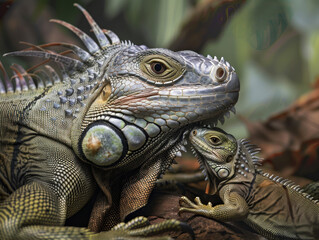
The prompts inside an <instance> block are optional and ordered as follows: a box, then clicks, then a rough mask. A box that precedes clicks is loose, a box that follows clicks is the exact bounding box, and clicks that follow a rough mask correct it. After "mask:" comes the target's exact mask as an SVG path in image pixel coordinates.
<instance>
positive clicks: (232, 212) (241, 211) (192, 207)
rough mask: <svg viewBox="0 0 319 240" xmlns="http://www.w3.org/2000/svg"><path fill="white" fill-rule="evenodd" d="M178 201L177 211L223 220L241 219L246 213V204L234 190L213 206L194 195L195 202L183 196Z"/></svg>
mask: <svg viewBox="0 0 319 240" xmlns="http://www.w3.org/2000/svg"><path fill="white" fill-rule="evenodd" d="M179 203H180V205H181V208H180V209H179V213H182V212H190V213H195V214H197V215H202V216H205V217H208V218H213V219H216V220H219V221H224V222H226V221H233V220H241V219H244V218H245V217H246V216H247V214H248V205H247V203H246V201H245V199H244V198H243V197H241V196H240V195H239V194H237V193H235V192H231V193H229V195H228V197H227V198H224V204H220V205H216V206H214V207H213V206H212V204H211V202H209V203H208V204H207V205H204V204H202V202H201V200H200V198H199V197H196V198H195V203H193V202H192V201H190V200H189V199H188V198H187V197H185V196H183V197H181V199H180V201H179Z"/></svg>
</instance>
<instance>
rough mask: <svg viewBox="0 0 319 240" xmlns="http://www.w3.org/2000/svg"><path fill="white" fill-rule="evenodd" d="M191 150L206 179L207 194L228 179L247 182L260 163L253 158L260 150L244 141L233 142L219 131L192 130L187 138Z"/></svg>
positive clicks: (213, 191)
mask: <svg viewBox="0 0 319 240" xmlns="http://www.w3.org/2000/svg"><path fill="white" fill-rule="evenodd" d="M189 139H190V143H191V147H192V151H193V153H194V155H195V156H196V157H197V158H198V160H199V162H200V165H201V168H202V171H203V173H204V174H205V176H206V180H209V182H210V184H211V186H210V188H211V192H210V193H215V192H216V190H217V185H218V184H219V183H221V182H225V181H227V180H229V179H231V178H235V177H236V179H237V181H249V179H251V178H254V175H255V174H256V172H258V169H256V165H257V166H258V165H260V164H261V160H262V159H261V158H259V157H258V156H256V154H258V153H259V151H260V149H259V148H258V147H257V146H255V145H253V144H250V143H249V141H247V140H245V139H241V140H238V141H237V140H236V139H235V138H234V137H233V136H232V135H230V134H228V133H226V132H225V131H223V130H221V129H219V128H211V129H209V128H200V127H195V128H193V130H192V131H191V132H190V135H189Z"/></svg>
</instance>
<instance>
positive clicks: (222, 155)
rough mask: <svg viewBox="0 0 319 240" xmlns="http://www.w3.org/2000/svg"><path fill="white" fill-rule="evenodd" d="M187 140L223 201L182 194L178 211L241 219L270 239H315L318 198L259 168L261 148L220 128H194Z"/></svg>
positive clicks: (317, 235) (318, 228)
mask: <svg viewBox="0 0 319 240" xmlns="http://www.w3.org/2000/svg"><path fill="white" fill-rule="evenodd" d="M189 139H190V143H191V146H192V148H193V152H194V154H195V155H196V156H197V157H198V159H199V162H200V164H201V167H202V168H203V170H204V173H205V175H206V176H207V179H208V180H209V182H210V184H211V185H212V193H214V192H216V191H217V192H218V193H219V196H220V197H221V199H222V201H223V202H224V204H221V205H216V206H212V203H210V202H209V203H208V204H207V205H204V204H202V203H201V200H200V199H199V198H198V197H197V198H195V203H193V202H191V201H190V200H189V199H188V198H186V197H182V198H181V200H180V205H181V208H180V212H192V213H195V214H199V215H203V216H206V217H209V218H213V219H216V220H220V221H237V220H243V221H245V222H246V223H247V224H248V225H249V226H251V227H252V228H253V229H255V230H256V231H257V232H258V233H260V234H262V235H263V236H265V237H266V238H269V239H278V240H282V239H303V240H305V239H319V205H318V203H317V202H318V201H314V200H312V197H311V196H310V195H307V194H305V193H303V192H302V190H301V189H300V188H299V187H297V186H295V185H293V183H292V182H290V181H289V180H283V179H282V178H280V177H275V176H273V175H270V174H268V173H264V172H262V171H261V170H258V169H257V168H256V165H260V159H259V158H258V156H256V154H257V153H258V152H259V150H260V149H258V148H257V147H256V146H254V145H252V144H249V142H248V141H246V140H238V141H236V139H235V138H234V137H233V136H232V135H230V134H227V133H226V132H224V131H223V130H221V129H218V128H213V129H209V128H199V127H198V128H194V129H193V130H192V131H191V132H190V136H189Z"/></svg>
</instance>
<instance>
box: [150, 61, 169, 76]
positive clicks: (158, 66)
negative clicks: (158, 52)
mask: <svg viewBox="0 0 319 240" xmlns="http://www.w3.org/2000/svg"><path fill="white" fill-rule="evenodd" d="M151 69H152V71H153V72H154V73H156V74H161V73H163V72H164V71H165V70H166V69H167V67H166V66H165V65H164V64H163V63H160V62H152V63H151Z"/></svg>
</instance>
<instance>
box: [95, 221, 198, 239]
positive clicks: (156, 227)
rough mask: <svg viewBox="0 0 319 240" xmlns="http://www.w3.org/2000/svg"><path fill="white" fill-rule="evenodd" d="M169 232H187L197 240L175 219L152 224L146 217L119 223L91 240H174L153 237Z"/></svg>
mask: <svg viewBox="0 0 319 240" xmlns="http://www.w3.org/2000/svg"><path fill="white" fill-rule="evenodd" d="M168 231H182V232H187V233H188V234H189V235H190V236H191V238H192V239H195V235H194V232H193V230H192V228H191V227H190V226H189V225H188V224H186V223H184V222H180V221H178V220H175V219H169V220H165V221H163V222H161V223H157V224H152V225H151V224H150V223H149V221H148V219H147V218H146V217H136V218H134V219H132V220H131V221H129V222H127V223H119V224H118V225H116V226H115V227H113V228H112V229H111V231H108V232H101V233H98V234H96V235H94V236H93V237H92V238H91V240H100V239H101V240H102V239H114V240H115V239H123V240H137V239H152V240H168V239H172V238H170V237H169V236H159V237H151V238H148V237H149V236H152V235H157V234H160V233H163V232H168Z"/></svg>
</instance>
